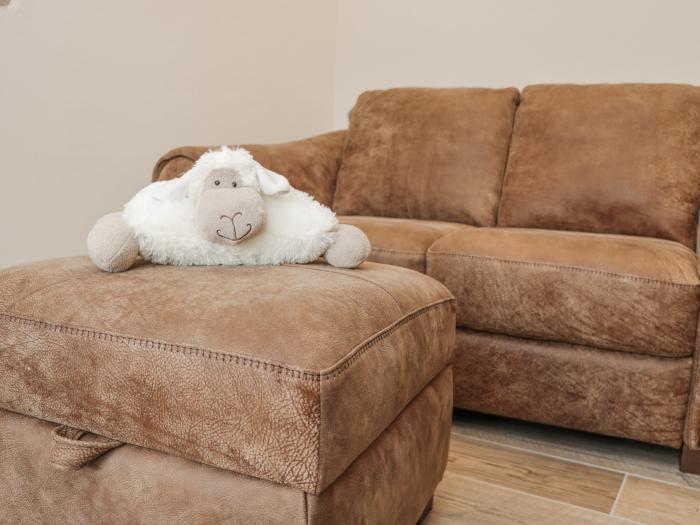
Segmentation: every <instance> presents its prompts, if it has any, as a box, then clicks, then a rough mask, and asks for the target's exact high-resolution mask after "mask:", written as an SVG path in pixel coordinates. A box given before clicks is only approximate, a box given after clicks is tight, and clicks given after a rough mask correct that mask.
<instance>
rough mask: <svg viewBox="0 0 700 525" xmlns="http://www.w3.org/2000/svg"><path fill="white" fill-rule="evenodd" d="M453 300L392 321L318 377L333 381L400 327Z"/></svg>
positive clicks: (438, 302)
mask: <svg viewBox="0 0 700 525" xmlns="http://www.w3.org/2000/svg"><path fill="white" fill-rule="evenodd" d="M453 300H454V299H452V298H447V299H440V300H439V301H435V302H432V303H430V304H427V305H425V306H423V307H421V308H418V309H417V310H414V311H413V312H410V313H409V314H407V315H405V316H403V317H402V318H400V319H398V320H397V321H394V322H393V323H392V324H390V325H389V326H387V327H386V328H384V329H383V330H381V331H379V332H377V333H376V334H374V335H373V336H371V337H369V338H368V339H366V340H365V341H364V342H362V343H360V344H359V345H357V346H356V347H355V348H354V349H353V350H352V351H351V352H350V353H349V354H348V355H346V356H345V357H344V358H343V359H341V360H340V361H339V362H338V363H336V364H335V365H333V366H332V367H331V368H329V369H326V370H324V371H323V372H321V374H320V377H321V379H322V380H333V379H335V378H336V377H338V376H339V375H340V374H342V373H343V372H344V371H345V370H347V369H348V368H349V367H350V366H351V365H352V364H353V363H354V362H355V361H357V360H358V359H359V358H360V357H362V355H363V354H364V353H365V352H367V351H368V350H369V349H371V348H372V347H373V346H374V345H375V344H377V343H379V342H380V341H382V340H383V339H386V338H387V337H389V336H390V335H391V334H393V333H394V332H395V331H396V330H398V329H399V328H401V327H402V326H404V325H406V324H408V323H410V322H411V321H414V320H415V319H417V318H418V317H420V316H421V315H423V314H424V313H426V312H428V311H430V310H432V309H433V308H435V307H438V306H441V305H443V304H446V303H447V304H449V303H451V302H452V301H453Z"/></svg>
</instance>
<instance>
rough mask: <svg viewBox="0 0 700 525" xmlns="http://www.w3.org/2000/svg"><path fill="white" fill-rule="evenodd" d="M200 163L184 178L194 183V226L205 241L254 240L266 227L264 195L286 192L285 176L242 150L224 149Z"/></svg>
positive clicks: (205, 156) (234, 242)
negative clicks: (265, 166) (263, 165)
mask: <svg viewBox="0 0 700 525" xmlns="http://www.w3.org/2000/svg"><path fill="white" fill-rule="evenodd" d="M200 160H201V162H198V165H197V166H196V169H195V170H193V171H192V174H191V175H188V176H187V177H188V179H192V180H193V182H192V183H191V184H190V186H189V192H191V194H193V196H194V201H195V209H196V211H195V225H196V227H197V230H198V231H199V233H200V235H201V236H202V237H203V238H204V239H207V240H208V241H211V242H220V243H224V244H230V245H236V244H238V243H240V242H243V241H245V240H249V239H251V238H253V237H254V236H255V235H256V234H258V233H259V232H260V231H261V230H262V228H263V226H264V225H265V219H266V212H265V201H264V200H263V195H268V196H273V195H280V194H283V193H287V192H289V189H290V186H289V181H287V179H286V178H285V177H283V176H282V175H280V174H278V173H275V172H273V171H270V170H267V169H265V168H263V167H262V166H261V165H260V164H259V163H258V162H256V161H254V160H253V157H252V156H251V155H250V153H248V152H247V151H246V150H244V149H241V148H239V149H236V150H231V149H229V148H225V147H224V148H222V149H221V150H220V151H215V152H210V153H207V154H205V155H204V156H203V157H202V159H200ZM188 179H185V181H187V180H188Z"/></svg>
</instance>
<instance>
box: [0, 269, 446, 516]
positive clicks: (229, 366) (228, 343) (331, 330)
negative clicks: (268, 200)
mask: <svg viewBox="0 0 700 525" xmlns="http://www.w3.org/2000/svg"><path fill="white" fill-rule="evenodd" d="M454 326H455V314H454V305H453V299H452V296H451V295H450V293H449V292H448V291H447V290H446V289H445V288H444V287H443V286H442V285H441V284H439V283H438V282H437V281H435V280H433V279H431V278H428V277H426V276H424V275H421V274H419V273H417V272H413V271H410V270H405V269H403V268H397V267H390V266H385V265H380V264H374V263H366V264H364V265H363V266H362V267H361V268H360V269H357V270H341V269H335V268H331V267H329V266H325V265H320V264H319V265H303V266H281V267H198V268H181V267H169V266H152V265H148V264H141V265H139V266H137V267H135V268H133V269H132V270H130V271H127V272H125V273H122V274H107V273H103V272H101V271H99V270H97V269H96V268H95V267H94V266H93V265H92V264H91V263H90V262H89V261H88V260H87V259H85V258H68V259H58V260H52V261H46V262H40V263H34V264H29V265H24V266H20V267H16V268H9V269H6V270H2V271H0V409H2V410H0V479H2V480H3V483H1V484H0V508H2V512H0V522H2V523H90V524H93V523H109V524H113V523H129V524H136V523H148V524H153V523H188V524H195V523H202V524H204V523H206V524H212V523H240V524H258V523H284V524H294V523H300V524H317V523H333V524H342V523H382V524H390V523H400V524H412V523H415V522H416V521H418V520H419V519H420V518H421V515H422V513H423V512H424V509H425V508H426V506H427V505H428V503H429V501H430V499H431V496H432V493H433V490H434V488H435V486H436V485H437V483H438V482H439V480H440V478H441V476H442V473H443V471H444V468H445V464H446V460H447V451H448V445H449V433H450V422H451V414H452V372H451V368H450V362H451V359H452V349H453V344H454ZM57 425H64V426H57ZM78 429H80V430H78ZM52 431H53V432H52ZM82 431H87V432H89V433H84V432H82Z"/></svg>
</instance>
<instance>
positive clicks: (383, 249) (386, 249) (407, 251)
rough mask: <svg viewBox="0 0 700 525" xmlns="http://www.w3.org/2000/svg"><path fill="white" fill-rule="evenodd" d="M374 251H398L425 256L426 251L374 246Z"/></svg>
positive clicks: (399, 252)
mask: <svg viewBox="0 0 700 525" xmlns="http://www.w3.org/2000/svg"><path fill="white" fill-rule="evenodd" d="M372 251H373V252H386V253H398V254H408V255H418V256H421V257H425V255H426V251H421V250H393V249H391V248H375V247H372Z"/></svg>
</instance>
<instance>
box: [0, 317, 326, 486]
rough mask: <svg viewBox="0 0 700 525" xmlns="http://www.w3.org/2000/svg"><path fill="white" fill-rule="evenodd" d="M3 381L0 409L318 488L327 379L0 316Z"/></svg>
mask: <svg viewBox="0 0 700 525" xmlns="http://www.w3.org/2000/svg"><path fill="white" fill-rule="evenodd" d="M0 378H1V380H0V408H5V409H7V410H11V411H14V412H20V413H23V414H27V415H30V416H33V417H36V418H39V419H43V420H47V421H53V422H56V423H62V424H66V425H69V426H72V427H77V428H80V429H84V430H89V431H91V432H94V433H96V434H100V435H103V436H106V437H109V438H112V439H116V440H119V441H123V442H126V443H131V444H134V445H138V446H142V447H146V448H150V449H154V450H159V451H162V452H167V453H169V454H173V455H177V456H181V457H185V458H188V459H192V460H195V461H198V462H201V463H205V464H209V465H213V466H216V467H219V468H223V469H227V470H232V471H235V472H239V473H242V474H247V475H250V476H254V477H257V478H263V479H268V480H271V481H275V482H278V483H283V484H286V485H289V486H293V487H297V488H301V489H302V490H313V489H314V488H315V487H316V486H317V476H318V443H319V423H320V407H319V378H318V376H317V375H316V376H314V375H312V374H307V373H304V372H302V371H298V370H294V369H291V368H286V367H283V366H280V365H275V364H272V363H265V362H262V361H256V360H252V359H244V358H240V357H238V356H234V355H229V354H222V353H216V352H210V351H207V350H202V349H197V348H188V347H181V346H177V345H169V344H165V343H159V342H156V341H148V340H139V339H135V338H129V337H124V336H117V335H111V334H105V333H97V332H91V331H89V330H83V329H77V328H69V327H63V326H59V325H52V324H49V323H43V322H38V321H31V320H26V319H18V318H12V317H9V316H2V315H0Z"/></svg>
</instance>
